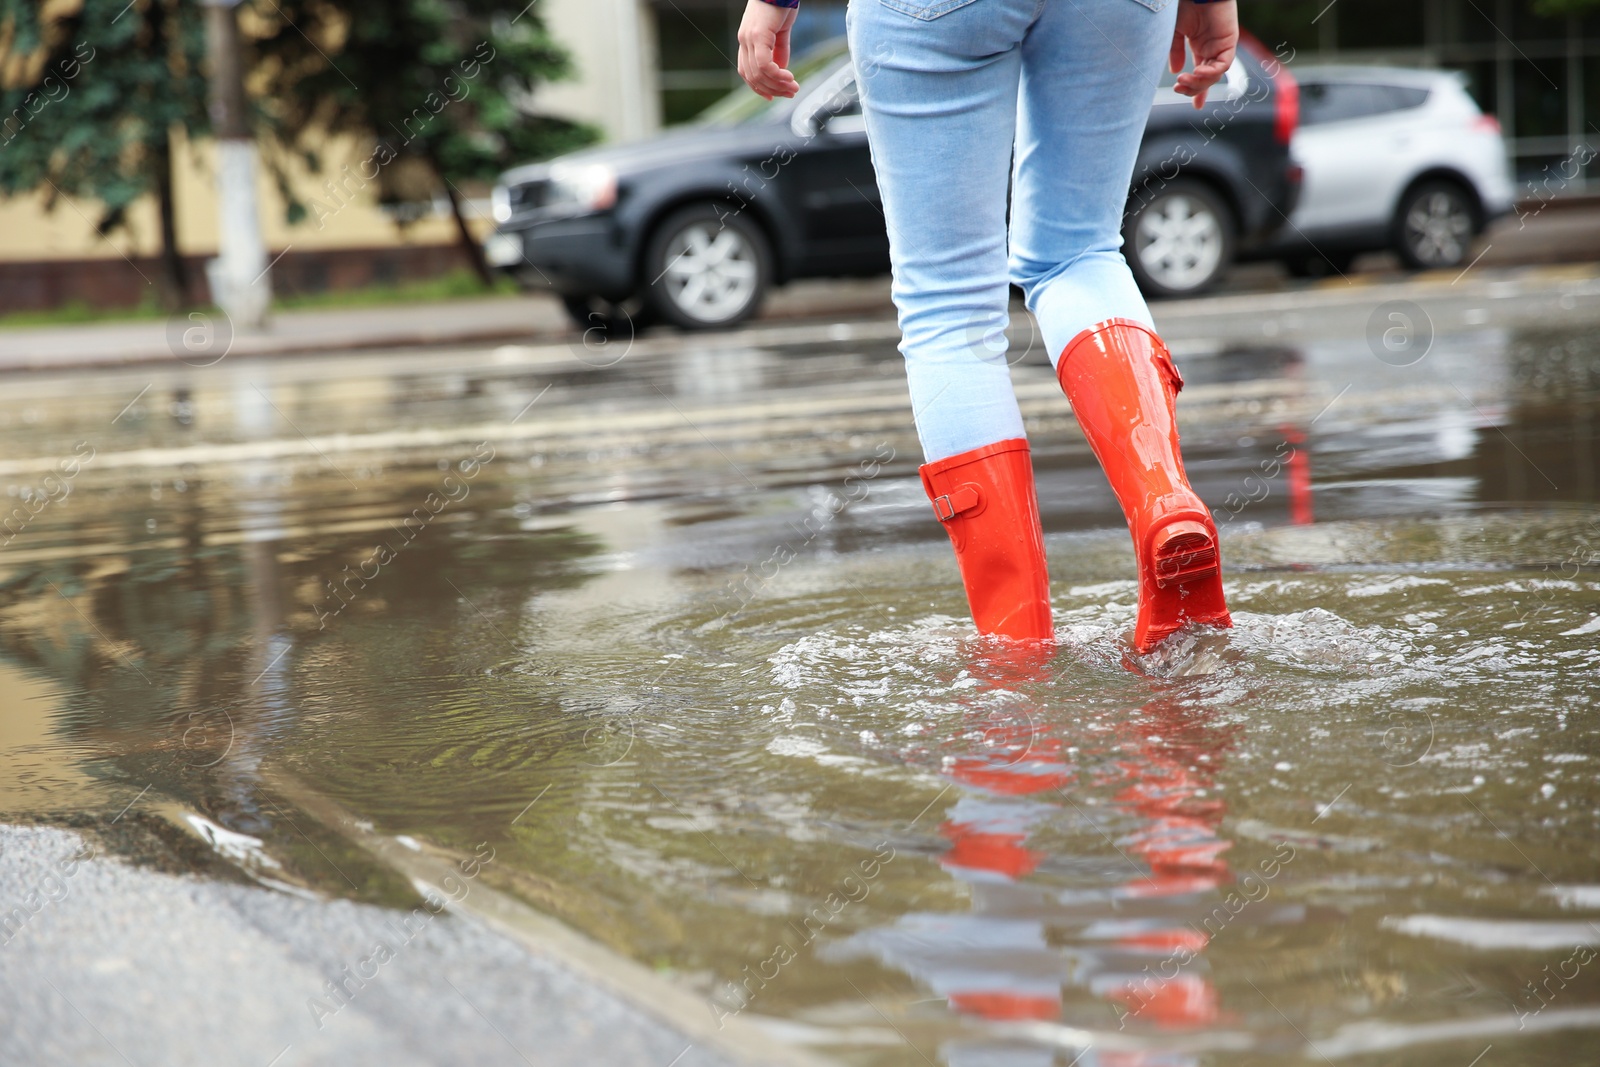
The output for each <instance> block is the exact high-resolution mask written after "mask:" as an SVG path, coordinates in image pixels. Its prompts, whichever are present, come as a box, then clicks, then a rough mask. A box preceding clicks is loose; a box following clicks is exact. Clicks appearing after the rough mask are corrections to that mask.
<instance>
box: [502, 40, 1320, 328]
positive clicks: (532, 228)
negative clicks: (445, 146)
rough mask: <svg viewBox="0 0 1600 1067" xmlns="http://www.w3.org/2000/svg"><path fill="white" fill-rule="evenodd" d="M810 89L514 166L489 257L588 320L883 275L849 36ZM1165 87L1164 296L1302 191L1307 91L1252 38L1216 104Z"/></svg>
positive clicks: (1146, 181) (1248, 240) (1261, 235)
mask: <svg viewBox="0 0 1600 1067" xmlns="http://www.w3.org/2000/svg"><path fill="white" fill-rule="evenodd" d="M792 69H793V70H794V74H795V77H796V79H797V80H799V82H800V92H799V93H798V94H797V95H796V96H795V98H794V99H793V100H782V99H780V100H774V101H766V100H763V99H761V98H760V97H759V96H756V95H755V94H754V93H751V92H749V91H748V90H744V89H741V90H739V91H737V92H734V93H732V94H730V95H729V96H728V97H727V98H725V99H724V100H723V101H721V102H720V103H718V104H716V105H714V106H713V107H712V108H711V109H710V110H709V111H707V112H706V113H705V115H703V116H702V117H701V119H700V120H699V121H697V122H696V123H695V124H694V125H693V126H691V127H688V128H685V129H680V130H674V131H671V132H669V133H666V134H664V135H662V136H660V137H656V138H653V139H651V140H647V141H641V142H637V143H634V144H626V145H615V146H607V147H602V148H594V149H588V150H585V151H582V152H575V153H573V154H571V155H567V156H563V157H561V158H559V159H556V160H553V161H551V162H548V163H538V164H533V165H530V166H525V167H518V168H516V169H514V170H510V171H507V172H506V173H505V174H504V175H503V176H502V177H501V179H500V182H499V184H498V185H496V187H495V190H494V214H495V220H496V222H497V224H498V228H497V230H496V232H495V234H494V235H493V236H492V237H490V239H489V242H488V244H487V246H486V251H487V253H488V256H489V259H490V262H492V263H493V264H494V265H495V266H497V267H498V268H500V269H502V270H506V271H508V272H511V273H512V274H514V275H515V276H516V277H517V279H518V280H519V281H521V282H522V283H523V284H524V285H527V286H528V287H530V288H535V287H537V288H544V289H553V290H554V291H555V292H556V293H558V294H559V295H560V296H561V297H562V299H563V301H564V302H565V304H566V306H567V309H568V310H569V311H570V312H571V313H572V315H573V317H574V319H575V320H576V321H577V322H578V323H580V324H581V325H582V326H584V327H590V326H594V325H597V324H601V323H603V322H606V321H609V320H611V319H612V318H614V317H616V316H617V315H618V314H619V312H626V313H627V314H628V315H629V316H630V317H632V318H633V319H634V320H635V321H637V320H638V319H639V318H640V316H641V315H643V316H645V317H647V318H651V319H657V318H659V319H663V320H665V321H667V322H671V323H675V324H676V325H678V326H683V327H688V328H707V327H716V326H727V325H731V324H733V323H737V322H740V321H742V320H744V319H746V318H748V317H749V316H750V315H752V314H754V313H755V311H756V310H757V308H758V307H759V306H760V304H761V299H762V297H763V296H764V295H765V293H766V290H767V289H768V287H769V286H772V285H782V284H783V283H785V282H788V281H790V280H792V279H795V278H809V277H819V276H850V275H856V276H861V275H875V274H882V273H884V272H886V271H887V270H888V269H889V240H888V236H887V234H886V233H885V229H884V221H883V213H882V210H881V208H880V206H879V195H878V187H877V181H876V178H875V177H874V175H873V172H872V160H871V157H870V155H869V154H868V151H867V137H866V130H865V126H864V122H863V118H862V115H861V104H860V101H859V99H858V98H857V96H856V87H855V69H854V67H853V66H852V64H851V62H850V58H849V55H848V54H847V53H846V51H845V48H844V44H843V42H842V41H836V42H832V43H830V44H827V45H823V46H820V47H819V48H817V49H814V50H812V51H811V52H809V53H807V54H806V55H805V56H803V57H801V58H800V59H799V60H798V61H796V62H795V63H794V65H793V68H792ZM1171 84H1172V77H1171V76H1170V75H1169V76H1168V77H1167V79H1166V80H1165V81H1164V82H1163V85H1162V87H1161V88H1160V89H1158V90H1157V92H1156V98H1155V102H1154V104H1153V106H1152V107H1151V110H1150V120H1149V124H1148V126H1147V127H1146V129H1145V135H1144V143H1143V145H1142V147H1141V149H1140V155H1139V161H1138V164H1137V165H1136V167H1135V170H1134V181H1133V187H1132V189H1131V190H1130V196H1129V201H1128V210H1127V212H1126V214H1125V216H1124V222H1123V237H1124V245H1123V247H1124V249H1125V250H1126V252H1127V255H1128V261H1129V264H1130V265H1131V266H1132V268H1133V272H1134V274H1135V276H1136V277H1137V278H1138V280H1139V284H1140V285H1141V286H1142V287H1143V288H1144V290H1145V292H1146V293H1148V294H1150V295H1152V296H1186V295H1191V294H1195V293H1199V292H1202V291H1204V290H1205V289H1206V288H1208V287H1209V286H1210V285H1212V284H1213V283H1214V282H1215V281H1216V280H1217V279H1218V278H1219V277H1221V275H1222V274H1223V272H1224V271H1225V270H1226V269H1227V267H1228V264H1229V263H1230V262H1231V261H1232V260H1233V258H1234V256H1235V254H1236V253H1237V252H1239V251H1240V250H1242V249H1249V248H1253V247H1258V246H1260V245H1261V244H1263V243H1264V241H1265V240H1266V238H1267V237H1269V236H1270V235H1271V233H1272V231H1273V230H1275V229H1276V228H1277V226H1278V225H1279V224H1280V223H1282V221H1283V220H1284V219H1285V218H1286V217H1287V216H1288V213H1289V211H1290V210H1291V208H1292V207H1293V201H1294V197H1295V194H1296V192H1297V191H1298V188H1299V184H1298V183H1299V170H1298V168H1296V167H1294V166H1293V165H1292V164H1291V163H1290V160H1289V138H1290V135H1291V134H1292V133H1293V132H1294V127H1295V123H1296V121H1297V118H1298V106H1297V102H1298V96H1297V93H1296V87H1295V84H1294V81H1293V79H1292V78H1290V76H1289V74H1288V71H1287V70H1284V69H1283V68H1282V67H1281V66H1280V65H1279V64H1277V63H1276V62H1275V61H1273V60H1272V58H1271V56H1270V55H1268V54H1267V53H1266V52H1265V50H1264V49H1262V48H1261V47H1260V45H1259V44H1256V43H1255V42H1254V41H1247V42H1246V45H1245V47H1242V48H1241V49H1240V52H1239V60H1238V61H1237V62H1236V63H1235V64H1234V66H1233V69H1232V70H1231V71H1229V73H1228V76H1227V77H1226V79H1225V80H1224V81H1222V82H1220V83H1218V84H1217V86H1216V87H1215V88H1214V89H1213V90H1212V92H1211V96H1210V99H1209V101H1208V103H1207V106H1206V108H1205V109H1204V110H1200V111H1196V110H1195V109H1194V107H1193V105H1192V103H1191V101H1189V100H1188V99H1187V98H1185V97H1181V96H1178V95H1177V94H1176V93H1173V92H1172V91H1171V89H1170V86H1171Z"/></svg>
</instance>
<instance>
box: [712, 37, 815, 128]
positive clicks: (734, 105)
mask: <svg viewBox="0 0 1600 1067" xmlns="http://www.w3.org/2000/svg"><path fill="white" fill-rule="evenodd" d="M845 51H846V48H845V43H844V41H843V40H842V39H840V40H833V41H826V42H824V43H822V44H819V45H817V46H816V47H815V48H812V49H810V50H809V51H807V52H806V53H805V54H803V55H800V56H797V57H795V59H794V61H793V62H791V63H790V64H789V70H790V72H791V73H793V74H794V77H795V80H796V81H798V82H799V83H800V86H801V90H800V91H801V92H802V93H803V92H804V91H805V84H806V82H807V81H809V80H810V79H812V78H814V77H816V76H817V75H818V74H821V73H822V72H823V71H826V70H828V69H829V68H831V67H832V66H833V65H834V63H836V62H837V61H838V60H839V57H841V56H843V55H844V54H845ZM788 103H789V101H788V100H786V99H784V98H783V97H781V96H780V97H776V98H774V99H772V100H763V99H762V98H761V97H759V96H757V95H756V94H755V93H753V92H751V91H750V88H749V87H748V86H745V85H741V86H739V88H737V89H735V90H734V91H733V92H731V93H729V94H728V95H727V96H725V97H723V98H722V99H721V100H718V101H717V102H716V103H715V104H712V105H711V106H710V107H708V108H706V109H705V110H704V111H702V112H701V113H700V117H699V118H697V119H695V124H696V125H698V126H744V125H746V124H748V123H753V122H762V121H764V120H765V119H767V118H769V117H771V116H772V115H773V114H774V113H775V111H776V110H777V109H778V108H780V107H783V106H786V105H787V104H788Z"/></svg>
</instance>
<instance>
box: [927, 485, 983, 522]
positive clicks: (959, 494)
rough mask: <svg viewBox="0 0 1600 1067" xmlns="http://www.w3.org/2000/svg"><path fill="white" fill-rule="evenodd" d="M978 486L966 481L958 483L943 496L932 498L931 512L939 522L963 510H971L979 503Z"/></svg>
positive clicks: (946, 520)
mask: <svg viewBox="0 0 1600 1067" xmlns="http://www.w3.org/2000/svg"><path fill="white" fill-rule="evenodd" d="M979 500H980V498H979V496H978V488H977V486H975V485H972V484H970V483H968V484H967V485H959V486H957V487H956V488H955V489H954V490H952V491H951V492H948V493H946V494H944V495H943V496H936V497H934V498H933V514H934V516H935V517H936V518H938V520H939V521H940V522H949V521H950V520H951V519H953V518H955V517H956V516H957V515H960V514H961V513H962V512H964V511H971V510H972V509H973V508H975V507H977V506H978V503H979Z"/></svg>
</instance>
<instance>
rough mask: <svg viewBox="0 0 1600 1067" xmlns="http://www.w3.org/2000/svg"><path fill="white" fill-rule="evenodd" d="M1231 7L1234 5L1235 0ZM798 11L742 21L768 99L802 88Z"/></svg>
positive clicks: (746, 68) (753, 3)
mask: <svg viewBox="0 0 1600 1067" xmlns="http://www.w3.org/2000/svg"><path fill="white" fill-rule="evenodd" d="M1228 6H1229V7H1232V6H1233V4H1232V0H1229V4H1228ZM796 10H797V9H796V8H792V7H778V6H777V5H776V4H769V3H766V2H765V0H749V3H747V4H746V5H745V8H744V20H743V21H742V22H740V23H739V77H741V78H743V79H744V80H745V84H747V85H749V86H750V88H752V89H754V90H755V91H756V92H757V93H760V94H761V96H762V97H764V98H765V99H767V100H771V99H772V98H773V97H775V96H793V95H794V94H795V93H797V92H799V91H800V83H799V82H797V81H795V80H794V75H793V74H790V73H789V71H788V70H787V69H785V68H787V67H788V65H789V28H790V27H791V26H793V25H794V16H795V12H796ZM1229 54H1230V55H1232V51H1231V49H1230V51H1229Z"/></svg>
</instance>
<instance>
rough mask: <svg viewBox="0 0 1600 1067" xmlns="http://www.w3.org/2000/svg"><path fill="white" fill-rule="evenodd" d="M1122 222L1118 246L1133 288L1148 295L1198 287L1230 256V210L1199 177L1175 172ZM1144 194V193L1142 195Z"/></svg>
mask: <svg viewBox="0 0 1600 1067" xmlns="http://www.w3.org/2000/svg"><path fill="white" fill-rule="evenodd" d="M1135 195H1136V196H1138V197H1140V198H1142V199H1144V203H1143V204H1141V205H1139V206H1138V207H1136V208H1134V209H1133V210H1132V211H1130V212H1129V213H1128V215H1127V217H1126V218H1125V219H1124V220H1123V224H1122V249H1123V254H1124V255H1126V256H1127V259H1128V266H1130V267H1131V268H1133V276H1134V278H1135V279H1137V281H1138V282H1139V288H1141V289H1143V290H1144V292H1145V294H1146V295H1148V296H1160V297H1179V296H1194V295H1196V294H1198V293H1203V292H1205V291H1206V290H1207V289H1209V288H1211V286H1213V285H1215V284H1216V283H1217V281H1218V279H1220V278H1221V277H1222V275H1223V272H1225V271H1226V270H1227V269H1228V266H1229V264H1231V263H1232V262H1233V248H1234V242H1235V236H1234V231H1235V226H1234V221H1233V212H1232V211H1229V210H1228V205H1227V204H1225V203H1223V201H1222V197H1221V196H1219V195H1217V193H1216V191H1215V190H1214V189H1212V188H1211V187H1210V186H1209V185H1207V184H1206V183H1204V182H1201V181H1196V180H1195V179H1193V178H1178V179H1175V180H1173V181H1170V182H1167V183H1166V184H1165V185H1162V186H1161V187H1160V188H1159V189H1157V190H1155V191H1154V194H1153V195H1150V194H1149V193H1148V192H1144V193H1138V194H1135ZM1146 197H1147V199H1145V198H1146Z"/></svg>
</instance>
